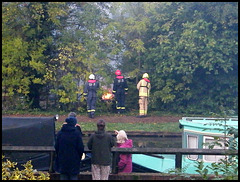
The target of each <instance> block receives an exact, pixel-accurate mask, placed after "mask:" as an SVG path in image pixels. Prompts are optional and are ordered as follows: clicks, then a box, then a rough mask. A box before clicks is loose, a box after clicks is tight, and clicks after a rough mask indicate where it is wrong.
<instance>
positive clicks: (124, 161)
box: [117, 139, 133, 173]
mask: <svg viewBox="0 0 240 182" xmlns="http://www.w3.org/2000/svg"><path fill="white" fill-rule="evenodd" d="M117 147H119V148H132V147H133V143H132V140H131V139H128V140H126V141H125V143H118V144H117ZM119 157H120V160H119V162H118V172H119V173H131V172H132V154H120V155H119Z"/></svg>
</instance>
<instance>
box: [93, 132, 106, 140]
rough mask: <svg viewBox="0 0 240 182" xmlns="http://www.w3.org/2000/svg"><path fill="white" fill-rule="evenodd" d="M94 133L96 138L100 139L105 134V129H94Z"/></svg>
mask: <svg viewBox="0 0 240 182" xmlns="http://www.w3.org/2000/svg"><path fill="white" fill-rule="evenodd" d="M95 135H96V137H97V138H100V139H102V138H103V137H104V135H105V131H104V130H98V131H95Z"/></svg>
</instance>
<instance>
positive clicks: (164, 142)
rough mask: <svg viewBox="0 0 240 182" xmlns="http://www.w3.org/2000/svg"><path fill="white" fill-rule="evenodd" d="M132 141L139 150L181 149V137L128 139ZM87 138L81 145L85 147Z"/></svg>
mask: <svg viewBox="0 0 240 182" xmlns="http://www.w3.org/2000/svg"><path fill="white" fill-rule="evenodd" d="M128 138H129V139H132V140H133V146H134V147H140V148H182V137H170V136H168V137H154V136H151V137H145V136H134V137H128ZM88 139H89V137H88V136H84V137H83V143H84V145H85V146H87V141H88Z"/></svg>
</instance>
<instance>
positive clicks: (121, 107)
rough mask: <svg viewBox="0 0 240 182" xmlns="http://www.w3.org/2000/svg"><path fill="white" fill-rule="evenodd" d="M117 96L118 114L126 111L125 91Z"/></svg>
mask: <svg viewBox="0 0 240 182" xmlns="http://www.w3.org/2000/svg"><path fill="white" fill-rule="evenodd" d="M115 96H116V109H117V111H118V112H122V111H125V91H124V90H123V91H119V92H117V93H116V94H115Z"/></svg>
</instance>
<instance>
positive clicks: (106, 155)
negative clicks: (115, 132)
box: [87, 131, 115, 166]
mask: <svg viewBox="0 0 240 182" xmlns="http://www.w3.org/2000/svg"><path fill="white" fill-rule="evenodd" d="M87 145H88V148H89V150H92V159H91V160H92V164H98V165H103V166H109V165H111V148H112V147H113V146H114V145H115V141H114V139H113V137H112V135H110V134H108V133H106V132H105V131H96V132H95V133H94V134H92V135H91V136H90V138H89V141H88V143H87Z"/></svg>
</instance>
